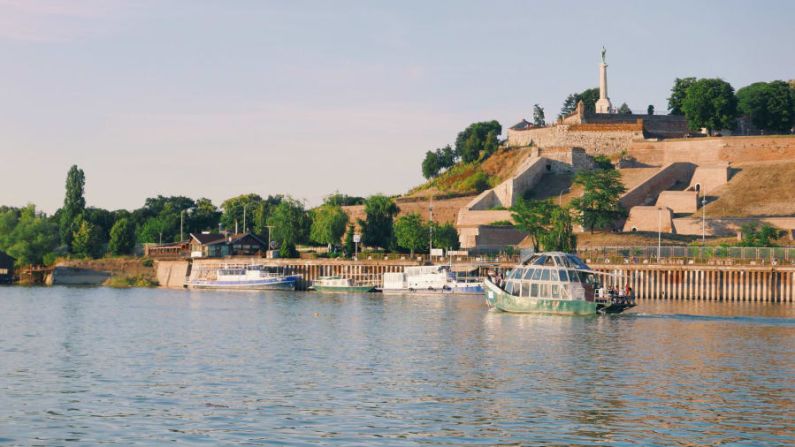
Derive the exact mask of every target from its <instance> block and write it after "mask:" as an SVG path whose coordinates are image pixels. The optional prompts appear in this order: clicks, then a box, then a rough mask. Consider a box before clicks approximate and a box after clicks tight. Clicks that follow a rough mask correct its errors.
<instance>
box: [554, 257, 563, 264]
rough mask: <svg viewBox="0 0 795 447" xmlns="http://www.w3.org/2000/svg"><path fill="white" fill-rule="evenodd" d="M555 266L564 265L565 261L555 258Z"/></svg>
mask: <svg viewBox="0 0 795 447" xmlns="http://www.w3.org/2000/svg"><path fill="white" fill-rule="evenodd" d="M555 265H563V261H561V260H560V257H558V256H555Z"/></svg>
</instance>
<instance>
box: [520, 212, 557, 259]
mask: <svg viewBox="0 0 795 447" xmlns="http://www.w3.org/2000/svg"><path fill="white" fill-rule="evenodd" d="M554 206H555V205H553V204H552V202H551V201H549V200H519V201H518V202H517V203H516V204H515V205H514V206H513V207H511V217H513V221H514V222H515V223H516V228H518V229H519V230H522V231H524V232H525V233H527V234H528V235H529V236H530V240H531V241H532V242H533V249H534V250H535V251H539V249H540V248H541V237H542V235H543V234H544V232H546V231H547V227H548V226H549V223H550V220H549V219H550V217H551V216H552V208H553V207H554Z"/></svg>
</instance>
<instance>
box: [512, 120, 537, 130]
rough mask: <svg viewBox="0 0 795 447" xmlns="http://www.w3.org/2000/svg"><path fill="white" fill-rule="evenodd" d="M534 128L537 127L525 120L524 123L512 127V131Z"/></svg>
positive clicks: (520, 122)
mask: <svg viewBox="0 0 795 447" xmlns="http://www.w3.org/2000/svg"><path fill="white" fill-rule="evenodd" d="M533 127H535V125H534V124H533V123H531V122H530V121H527V120H525V119H523V120H522V121H519V122H518V123H516V124H514V125H513V126H511V130H527V129H530V128H533Z"/></svg>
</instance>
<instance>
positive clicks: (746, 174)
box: [706, 162, 795, 218]
mask: <svg viewBox="0 0 795 447" xmlns="http://www.w3.org/2000/svg"><path fill="white" fill-rule="evenodd" d="M735 167H736V168H738V171H737V173H736V174H735V175H734V177H732V179H731V180H730V181H729V183H728V184H726V185H724V186H722V187H721V188H719V189H716V190H715V191H707V195H708V196H713V195H715V196H718V199H717V200H715V201H714V202H712V203H709V204H708V205H707V209H706V211H707V217H708V218H715V217H750V216H792V215H795V188H793V179H795V162H773V163H770V162H767V163H763V162H760V163H753V164H750V163H749V164H743V165H737V166H735Z"/></svg>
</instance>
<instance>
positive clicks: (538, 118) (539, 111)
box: [533, 104, 547, 127]
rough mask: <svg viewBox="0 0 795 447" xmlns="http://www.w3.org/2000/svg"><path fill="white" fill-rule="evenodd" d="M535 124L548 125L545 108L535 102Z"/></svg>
mask: <svg viewBox="0 0 795 447" xmlns="http://www.w3.org/2000/svg"><path fill="white" fill-rule="evenodd" d="M533 125H534V126H536V127H544V126H546V125H547V123H546V120H545V118H544V108H543V107H541V106H540V105H538V104H533Z"/></svg>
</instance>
